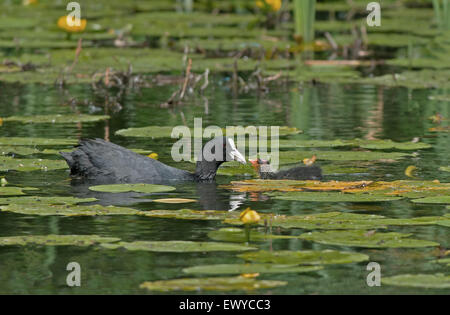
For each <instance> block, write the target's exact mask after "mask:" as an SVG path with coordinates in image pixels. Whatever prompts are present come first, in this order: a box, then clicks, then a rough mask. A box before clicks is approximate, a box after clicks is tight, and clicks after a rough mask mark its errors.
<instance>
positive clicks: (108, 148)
mask: <svg viewBox="0 0 450 315" xmlns="http://www.w3.org/2000/svg"><path fill="white" fill-rule="evenodd" d="M219 148H220V149H222V148H223V149H222V150H221V151H222V152H220V151H218V154H217V155H216V154H215V150H216V149H219ZM211 153H212V154H211ZM220 153H222V154H220ZM61 155H62V156H63V157H64V159H65V160H66V161H67V164H68V165H69V167H70V171H71V175H74V176H76V177H81V178H84V179H88V180H94V181H99V182H118V183H139V182H147V183H148V182H164V181H172V180H181V181H212V180H214V178H215V176H216V171H217V169H218V168H219V166H220V164H222V163H223V162H226V161H232V160H236V161H239V162H241V163H243V164H245V158H244V156H243V155H242V154H241V153H240V152H239V151H238V150H237V149H236V146H235V144H234V141H233V140H232V139H231V138H227V137H218V138H214V139H212V140H210V141H208V142H207V143H206V144H205V146H204V147H203V149H202V152H201V153H200V155H199V158H198V161H197V165H196V170H195V173H191V172H188V171H184V170H180V169H178V168H175V167H171V166H168V165H166V164H164V163H162V162H159V161H157V160H154V159H151V158H149V157H146V156H143V155H140V154H137V153H135V152H133V151H130V150H128V149H126V148H124V147H121V146H119V145H117V144H114V143H111V142H106V141H104V140H102V139H95V140H91V139H88V140H82V141H81V142H80V144H79V145H78V146H77V149H76V150H75V151H73V152H69V153H64V152H61Z"/></svg>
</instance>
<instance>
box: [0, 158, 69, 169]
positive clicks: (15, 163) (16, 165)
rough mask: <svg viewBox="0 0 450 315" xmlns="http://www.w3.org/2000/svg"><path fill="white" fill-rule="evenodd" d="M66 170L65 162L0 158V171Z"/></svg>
mask: <svg viewBox="0 0 450 315" xmlns="http://www.w3.org/2000/svg"><path fill="white" fill-rule="evenodd" d="M65 168H68V166H67V163H66V161H62V160H45V159H16V158H13V157H10V156H2V157H0V171H4V172H5V171H13V170H14V171H20V172H30V171H37V170H41V171H52V170H59V169H65Z"/></svg>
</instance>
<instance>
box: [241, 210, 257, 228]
mask: <svg viewBox="0 0 450 315" xmlns="http://www.w3.org/2000/svg"><path fill="white" fill-rule="evenodd" d="M239 219H240V220H241V221H242V222H243V223H244V224H254V223H258V222H259V220H261V217H260V215H259V214H258V212H256V211H254V210H252V209H250V208H247V209H245V210H244V211H242V213H241V215H240V216H239Z"/></svg>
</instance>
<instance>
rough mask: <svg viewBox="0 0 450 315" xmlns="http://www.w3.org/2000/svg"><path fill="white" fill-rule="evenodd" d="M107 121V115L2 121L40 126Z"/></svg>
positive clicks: (21, 117)
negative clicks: (43, 124) (44, 124)
mask: <svg viewBox="0 0 450 315" xmlns="http://www.w3.org/2000/svg"><path fill="white" fill-rule="evenodd" d="M105 119H109V116H108V115H84V114H79V115H61V114H57V115H35V116H10V117H4V118H3V121H5V122H8V121H14V122H21V123H24V124H30V123H34V124H40V123H51V124H68V123H78V122H94V121H100V120H105Z"/></svg>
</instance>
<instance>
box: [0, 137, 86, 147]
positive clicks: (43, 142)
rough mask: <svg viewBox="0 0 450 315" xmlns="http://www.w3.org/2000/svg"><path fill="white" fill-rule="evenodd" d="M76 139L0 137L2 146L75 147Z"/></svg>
mask: <svg viewBox="0 0 450 315" xmlns="http://www.w3.org/2000/svg"><path fill="white" fill-rule="evenodd" d="M77 143H78V140H76V139H51V138H33V137H0V145H2V146H21V145H23V146H37V145H39V146H51V145H75V144H77Z"/></svg>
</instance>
